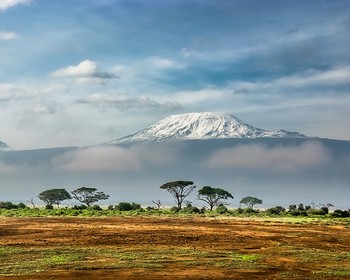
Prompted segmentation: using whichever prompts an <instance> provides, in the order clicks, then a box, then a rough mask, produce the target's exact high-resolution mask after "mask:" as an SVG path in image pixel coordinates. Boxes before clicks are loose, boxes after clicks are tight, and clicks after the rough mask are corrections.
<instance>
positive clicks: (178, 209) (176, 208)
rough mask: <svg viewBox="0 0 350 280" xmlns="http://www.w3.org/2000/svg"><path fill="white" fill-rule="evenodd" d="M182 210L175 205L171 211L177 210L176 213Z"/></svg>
mask: <svg viewBox="0 0 350 280" xmlns="http://www.w3.org/2000/svg"><path fill="white" fill-rule="evenodd" d="M180 210H181V209H180V208H179V207H176V206H173V207H171V208H170V211H171V212H175V213H177V212H179V211H180Z"/></svg>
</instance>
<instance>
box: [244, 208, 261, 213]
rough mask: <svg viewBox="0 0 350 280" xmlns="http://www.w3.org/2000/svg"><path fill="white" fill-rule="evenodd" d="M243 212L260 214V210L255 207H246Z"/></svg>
mask: <svg viewBox="0 0 350 280" xmlns="http://www.w3.org/2000/svg"><path fill="white" fill-rule="evenodd" d="M243 213H244V214H258V213H259V210H255V209H253V208H245V209H244V210H243Z"/></svg>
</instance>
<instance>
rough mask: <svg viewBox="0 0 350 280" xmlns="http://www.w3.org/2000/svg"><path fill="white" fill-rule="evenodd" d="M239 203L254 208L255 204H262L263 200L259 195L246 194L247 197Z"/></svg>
mask: <svg viewBox="0 0 350 280" xmlns="http://www.w3.org/2000/svg"><path fill="white" fill-rule="evenodd" d="M239 203H240V204H241V203H243V204H245V205H247V206H248V208H250V209H253V207H254V205H255V204H262V203H263V201H262V200H261V199H259V198H257V197H253V196H246V197H244V198H242V199H241V201H240V202H239Z"/></svg>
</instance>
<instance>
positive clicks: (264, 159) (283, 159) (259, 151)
mask: <svg viewBox="0 0 350 280" xmlns="http://www.w3.org/2000/svg"><path fill="white" fill-rule="evenodd" d="M332 161H333V158H332V155H331V153H330V151H328V149H327V148H325V147H324V146H322V144H320V143H318V142H306V143H303V144H302V145H300V146H288V147H282V146H281V147H278V146H277V147H267V146H264V145H260V144H251V145H241V146H238V147H234V148H228V149H221V150H219V151H216V152H214V153H213V154H212V155H211V156H210V158H209V159H208V160H207V161H206V162H205V163H204V165H205V166H206V167H208V168H213V169H228V170H234V169H241V170H242V169H243V170H256V171H257V170H258V171H269V172H270V171H279V172H296V171H305V170H308V169H316V168H321V167H324V166H327V165H329V164H330V163H332Z"/></svg>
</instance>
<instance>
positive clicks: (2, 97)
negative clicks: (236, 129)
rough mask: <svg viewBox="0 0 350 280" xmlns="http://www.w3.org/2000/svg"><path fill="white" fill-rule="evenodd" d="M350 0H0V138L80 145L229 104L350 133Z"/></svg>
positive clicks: (16, 143)
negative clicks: (172, 115)
mask: <svg viewBox="0 0 350 280" xmlns="http://www.w3.org/2000/svg"><path fill="white" fill-rule="evenodd" d="M349 46H350V2H349V1H348V0H344V1H342V0H334V1H328V0H326V1H322V0H317V1H316V0H314V1H298V0H290V1H289V0H285V1H277V0H276V1H273V0H270V1H258V0H257V1H253V0H252V1H247V0H242V1H234V0H230V1H228V0H219V1H218V0H211V1H210V0H201V1H199V0H169V1H152V0H149V1H141V0H139V1H137V0H89V1H82V0H74V1H71V0H60V1H55V0H0V122H1V126H0V140H1V141H4V142H6V143H7V144H8V145H10V146H13V147H18V148H39V147H55V146H84V145H93V144H98V143H101V142H106V141H109V140H112V139H115V138H119V137H122V136H125V135H126V134H130V133H133V132H135V131H137V130H139V129H142V128H144V127H147V126H149V125H150V124H153V123H154V122H156V121H158V120H160V119H162V118H164V117H166V116H168V115H170V114H177V113H186V112H195V111H196V112H197V111H217V112H225V113H232V114H234V115H236V116H237V117H239V118H240V119H242V120H244V121H246V122H248V123H249V124H251V125H253V126H256V127H260V128H264V129H281V128H282V129H286V130H291V131H298V132H301V133H303V134H306V135H310V136H319V137H327V138H333V139H345V140H350V130H349V129H348V126H349V125H348V122H349V120H350V110H349V108H350V52H349Z"/></svg>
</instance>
